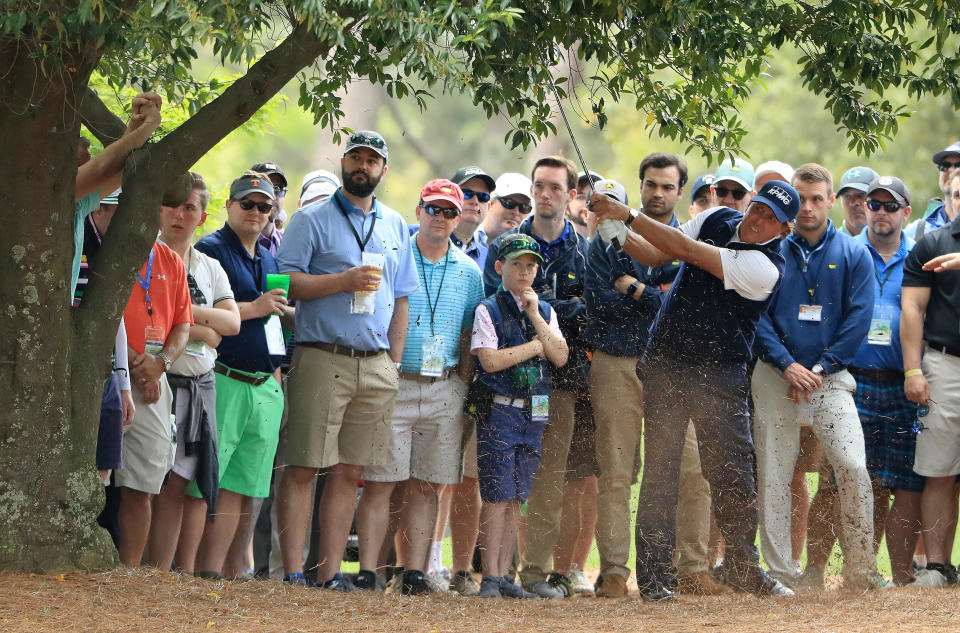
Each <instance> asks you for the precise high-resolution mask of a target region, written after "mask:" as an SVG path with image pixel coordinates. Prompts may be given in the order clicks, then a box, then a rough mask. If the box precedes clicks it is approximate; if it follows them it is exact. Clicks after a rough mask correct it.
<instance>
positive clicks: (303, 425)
mask: <svg viewBox="0 0 960 633" xmlns="http://www.w3.org/2000/svg"><path fill="white" fill-rule="evenodd" d="M398 380H399V378H398V373H397V368H396V366H395V365H394V364H393V361H392V360H391V359H390V356H389V355H387V353H386V352H383V353H381V354H377V355H376V356H370V357H367V358H351V357H350V356H344V355H342V354H334V353H332V352H327V351H325V350H321V349H316V348H313V347H304V346H302V345H298V346H297V347H296V349H295V350H294V352H293V362H292V363H291V365H290V372H289V374H287V387H288V393H289V397H290V402H289V405H290V415H289V417H288V419H287V424H286V426H285V427H283V429H282V430H281V433H280V448H279V450H278V451H277V455H278V462H279V463H280V464H282V465H285V466H306V467H309V468H327V467H330V466H335V465H336V464H352V465H355V466H378V465H381V464H384V463H385V462H386V461H387V460H388V459H389V458H390V435H391V433H390V425H391V421H392V420H393V406H394V400H395V399H396V396H397V384H398Z"/></svg>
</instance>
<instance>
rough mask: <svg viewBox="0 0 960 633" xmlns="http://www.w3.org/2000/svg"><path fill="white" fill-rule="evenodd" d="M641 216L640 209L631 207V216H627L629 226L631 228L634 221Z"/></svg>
mask: <svg viewBox="0 0 960 633" xmlns="http://www.w3.org/2000/svg"><path fill="white" fill-rule="evenodd" d="M639 216H640V212H639V211H637V210H636V209H630V217H629V218H627V228H630V226H631V225H632V224H633V221H634V220H636V219H637V218H638V217H639Z"/></svg>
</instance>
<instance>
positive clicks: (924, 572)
mask: <svg viewBox="0 0 960 633" xmlns="http://www.w3.org/2000/svg"><path fill="white" fill-rule="evenodd" d="M907 586H908V587H917V588H919V589H939V588H940V587H946V586H947V577H946V576H944V575H943V574H941V573H940V572H938V571H937V570H936V569H926V568H924V569H921V570H920V571H918V572H917V574H916V576H914V577H913V582H912V583H910V584H909V585H907Z"/></svg>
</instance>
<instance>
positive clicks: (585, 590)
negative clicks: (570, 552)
mask: <svg viewBox="0 0 960 633" xmlns="http://www.w3.org/2000/svg"><path fill="white" fill-rule="evenodd" d="M569 577H570V584H571V585H573V593H575V594H577V595H578V596H592V595H593V583H591V582H590V581H589V580H587V575H586V574H585V573H583V570H582V569H580V568H579V567H577V566H576V565H572V566H571V567H570V576H569Z"/></svg>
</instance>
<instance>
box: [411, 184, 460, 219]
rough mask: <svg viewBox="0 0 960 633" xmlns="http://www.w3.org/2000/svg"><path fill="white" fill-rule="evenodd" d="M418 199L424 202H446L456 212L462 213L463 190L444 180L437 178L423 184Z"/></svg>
mask: <svg viewBox="0 0 960 633" xmlns="http://www.w3.org/2000/svg"><path fill="white" fill-rule="evenodd" d="M420 199H421V200H423V201H424V202H434V201H436V200H446V201H447V202H449V203H450V204H452V205H453V206H455V207H456V208H457V211H463V190H462V189H460V186H459V185H457V184H456V183H455V182H451V181H449V180H447V179H446V178H437V179H435V180H431V181H430V182H428V183H427V184H425V185H424V186H423V189H421V190H420Z"/></svg>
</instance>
